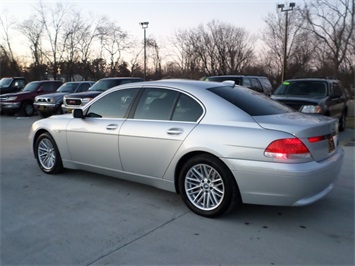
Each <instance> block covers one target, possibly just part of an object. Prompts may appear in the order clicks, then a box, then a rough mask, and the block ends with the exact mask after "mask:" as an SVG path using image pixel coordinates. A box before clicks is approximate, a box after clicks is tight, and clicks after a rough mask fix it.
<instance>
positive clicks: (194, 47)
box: [173, 21, 254, 75]
mask: <svg viewBox="0 0 355 266" xmlns="http://www.w3.org/2000/svg"><path fill="white" fill-rule="evenodd" d="M173 42H174V46H175V47H176V48H178V49H179V53H180V54H179V55H178V56H177V58H178V59H179V60H178V61H179V64H180V65H181V66H184V67H185V68H187V69H188V72H190V73H191V72H192V73H195V75H196V74H199V75H201V73H202V75H214V74H236V73H241V72H243V70H244V68H245V67H246V66H247V65H248V64H249V63H250V60H251V59H252V58H253V54H254V49H253V39H252V37H250V35H249V34H248V33H247V32H246V31H245V30H244V29H243V28H240V27H235V26H233V25H231V24H226V23H221V22H218V21H211V22H210V23H208V24H207V26H204V25H199V26H198V27H197V28H195V29H192V30H185V31H180V32H178V33H177V34H175V40H174V41H173ZM185 72H186V71H185Z"/></svg>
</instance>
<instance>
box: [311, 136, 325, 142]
mask: <svg viewBox="0 0 355 266" xmlns="http://www.w3.org/2000/svg"><path fill="white" fill-rule="evenodd" d="M322 140H325V136H318V137H311V138H308V141H309V142H310V143H314V142H318V141H322Z"/></svg>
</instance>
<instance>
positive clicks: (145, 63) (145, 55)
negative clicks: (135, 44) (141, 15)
mask: <svg viewBox="0 0 355 266" xmlns="http://www.w3.org/2000/svg"><path fill="white" fill-rule="evenodd" d="M148 24H149V22H147V21H145V22H139V25H141V26H142V29H143V30H144V80H145V79H146V77H147V53H146V46H147V45H146V43H147V39H146V35H145V34H146V29H147V28H148Z"/></svg>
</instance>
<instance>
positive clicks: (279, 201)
mask: <svg viewBox="0 0 355 266" xmlns="http://www.w3.org/2000/svg"><path fill="white" fill-rule="evenodd" d="M343 157H344V151H343V150H342V148H341V147H338V150H337V152H336V153H335V154H334V155H333V156H332V157H330V158H328V159H326V160H324V161H321V162H315V161H313V162H308V163H303V164H285V163H272V162H258V161H243V160H235V159H226V160H224V161H225V162H226V163H227V164H228V165H229V167H230V168H231V169H234V170H232V172H233V175H234V177H235V179H236V181H237V184H238V186H239V189H240V192H241V197H242V200H243V202H244V203H249V204H261V205H274V206H303V205H308V204H311V203H313V202H316V201H318V200H319V199H321V198H323V197H324V196H326V195H327V194H328V193H329V192H330V191H331V190H332V189H333V188H334V186H335V183H336V181H337V176H338V174H339V172H340V169H341V165H342V161H343Z"/></svg>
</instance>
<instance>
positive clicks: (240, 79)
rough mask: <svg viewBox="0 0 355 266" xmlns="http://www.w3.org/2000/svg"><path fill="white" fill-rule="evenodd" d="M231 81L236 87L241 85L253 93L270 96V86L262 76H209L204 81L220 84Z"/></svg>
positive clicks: (267, 80)
mask: <svg viewBox="0 0 355 266" xmlns="http://www.w3.org/2000/svg"><path fill="white" fill-rule="evenodd" d="M226 80H232V81H234V82H235V84H237V85H241V86H244V87H247V88H249V89H252V90H254V91H257V92H260V93H264V94H265V95H267V96H271V94H272V85H271V83H270V81H269V79H268V78H267V77H264V76H244V75H221V76H210V77H208V78H207V79H206V81H216V82H222V81H226Z"/></svg>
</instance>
